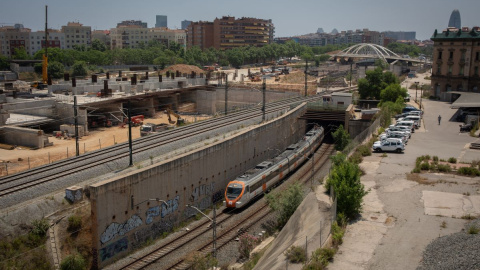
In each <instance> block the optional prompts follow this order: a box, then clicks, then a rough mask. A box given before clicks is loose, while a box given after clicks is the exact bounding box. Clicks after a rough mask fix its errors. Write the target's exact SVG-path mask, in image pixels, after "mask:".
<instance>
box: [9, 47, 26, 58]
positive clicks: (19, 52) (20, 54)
mask: <svg viewBox="0 0 480 270" xmlns="http://www.w3.org/2000/svg"><path fill="white" fill-rule="evenodd" d="M12 58H13V59H17V60H28V59H30V55H28V53H27V50H25V47H20V48H15V49H14V53H13V55H12Z"/></svg>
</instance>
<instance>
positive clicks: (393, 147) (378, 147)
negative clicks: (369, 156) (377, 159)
mask: <svg viewBox="0 0 480 270" xmlns="http://www.w3.org/2000/svg"><path fill="white" fill-rule="evenodd" d="M372 148H373V151H375V152H381V151H390V152H397V153H401V152H403V150H405V145H404V144H403V143H402V141H401V140H399V139H387V140H384V141H376V142H375V143H374V144H373V147H372Z"/></svg>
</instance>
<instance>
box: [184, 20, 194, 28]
mask: <svg viewBox="0 0 480 270" xmlns="http://www.w3.org/2000/svg"><path fill="white" fill-rule="evenodd" d="M191 23H192V21H187V20H183V21H182V29H183V30H187V27H188V26H189V25H190V24H191Z"/></svg>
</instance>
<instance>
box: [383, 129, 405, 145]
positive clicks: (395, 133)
mask: <svg viewBox="0 0 480 270" xmlns="http://www.w3.org/2000/svg"><path fill="white" fill-rule="evenodd" d="M384 137H385V138H396V139H401V140H402V141H403V143H407V142H408V134H406V133H405V132H401V131H386V132H385V135H384Z"/></svg>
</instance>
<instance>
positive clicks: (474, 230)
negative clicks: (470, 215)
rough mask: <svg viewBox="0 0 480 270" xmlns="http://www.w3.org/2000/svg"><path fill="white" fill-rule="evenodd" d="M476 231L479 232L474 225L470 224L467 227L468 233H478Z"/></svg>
mask: <svg viewBox="0 0 480 270" xmlns="http://www.w3.org/2000/svg"><path fill="white" fill-rule="evenodd" d="M478 232H480V229H479V228H477V227H476V226H475V225H470V227H468V234H478Z"/></svg>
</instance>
